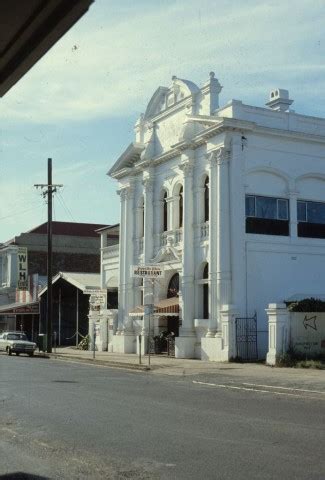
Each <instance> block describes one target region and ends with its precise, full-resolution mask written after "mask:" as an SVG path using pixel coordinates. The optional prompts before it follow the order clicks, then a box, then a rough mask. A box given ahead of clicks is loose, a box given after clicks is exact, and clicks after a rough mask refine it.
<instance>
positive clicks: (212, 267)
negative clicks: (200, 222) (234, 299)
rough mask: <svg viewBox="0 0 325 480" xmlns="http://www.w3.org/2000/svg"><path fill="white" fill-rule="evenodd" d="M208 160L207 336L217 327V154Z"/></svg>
mask: <svg viewBox="0 0 325 480" xmlns="http://www.w3.org/2000/svg"><path fill="white" fill-rule="evenodd" d="M208 162H209V256H208V262H209V328H208V332H207V335H206V336H207V337H214V336H215V334H216V332H217V327H218V314H217V214H218V211H217V209H218V205H217V201H218V183H217V180H218V179H217V155H216V151H215V150H214V151H213V152H211V153H210V154H209V155H208Z"/></svg>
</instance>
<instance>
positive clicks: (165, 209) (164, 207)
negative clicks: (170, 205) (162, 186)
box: [163, 192, 168, 232]
mask: <svg viewBox="0 0 325 480" xmlns="http://www.w3.org/2000/svg"><path fill="white" fill-rule="evenodd" d="M163 202H164V204H163V217H164V218H163V223H164V224H163V228H164V232H167V230H168V223H167V222H168V214H167V192H165V193H164V199H163Z"/></svg>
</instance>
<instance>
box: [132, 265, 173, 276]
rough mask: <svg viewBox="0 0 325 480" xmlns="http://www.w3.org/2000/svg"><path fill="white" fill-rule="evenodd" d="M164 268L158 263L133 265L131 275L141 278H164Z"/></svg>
mask: <svg viewBox="0 0 325 480" xmlns="http://www.w3.org/2000/svg"><path fill="white" fill-rule="evenodd" d="M164 273H165V272H164V270H163V268H162V267H160V266H157V265H131V267H130V275H131V277H141V278H163V277H164Z"/></svg>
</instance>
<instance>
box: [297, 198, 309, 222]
mask: <svg viewBox="0 0 325 480" xmlns="http://www.w3.org/2000/svg"><path fill="white" fill-rule="evenodd" d="M297 219H298V222H306V221H307V218H306V202H297Z"/></svg>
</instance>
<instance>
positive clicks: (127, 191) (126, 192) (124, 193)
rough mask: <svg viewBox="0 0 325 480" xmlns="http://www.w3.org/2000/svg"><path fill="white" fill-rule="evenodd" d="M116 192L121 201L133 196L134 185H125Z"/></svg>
mask: <svg viewBox="0 0 325 480" xmlns="http://www.w3.org/2000/svg"><path fill="white" fill-rule="evenodd" d="M117 194H118V195H119V196H120V198H121V201H122V200H126V199H128V198H131V197H133V195H134V185H125V186H123V187H121V188H119V189H118V190H117Z"/></svg>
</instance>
